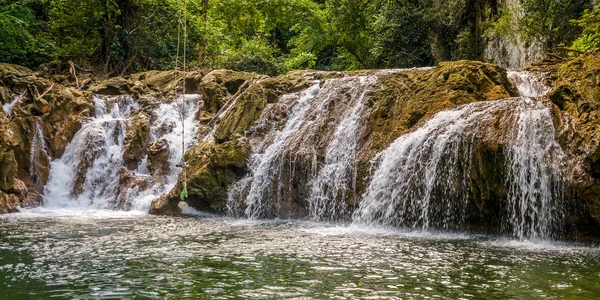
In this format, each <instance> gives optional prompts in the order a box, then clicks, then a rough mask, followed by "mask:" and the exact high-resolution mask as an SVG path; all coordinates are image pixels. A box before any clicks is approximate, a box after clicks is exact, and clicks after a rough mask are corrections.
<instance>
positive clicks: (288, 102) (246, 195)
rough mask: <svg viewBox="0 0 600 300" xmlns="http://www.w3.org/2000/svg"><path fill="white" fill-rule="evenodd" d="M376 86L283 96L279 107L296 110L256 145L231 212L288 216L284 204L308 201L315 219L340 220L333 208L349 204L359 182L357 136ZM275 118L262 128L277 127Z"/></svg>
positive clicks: (368, 82)
mask: <svg viewBox="0 0 600 300" xmlns="http://www.w3.org/2000/svg"><path fill="white" fill-rule="evenodd" d="M375 81H376V77H371V76H350V77H343V78H338V79H329V80H325V81H324V82H315V83H314V84H313V85H312V86H310V87H309V88H308V89H306V90H305V91H303V92H301V93H294V94H288V95H284V96H282V98H281V99H280V101H279V103H280V104H278V105H281V106H282V110H283V111H288V110H289V111H290V112H289V116H287V121H286V123H285V125H283V126H282V128H281V129H280V130H276V131H274V132H272V134H271V135H270V136H268V137H266V138H264V139H263V142H262V143H259V145H256V146H255V149H254V154H253V155H252V156H251V158H250V163H249V169H250V175H249V176H248V177H246V178H244V179H242V180H240V181H238V182H237V183H236V184H234V185H233V186H232V187H231V188H230V190H229V201H228V202H229V203H228V206H229V208H230V212H231V213H232V214H234V215H235V214H238V213H237V211H239V210H240V207H245V209H244V211H243V213H242V214H243V215H245V216H247V217H249V218H264V217H269V216H272V215H275V216H282V215H285V214H286V213H285V212H284V211H283V210H285V209H286V208H284V207H282V205H284V204H282V203H283V201H282V199H285V200H286V201H288V202H290V201H289V200H290V199H293V202H296V203H298V202H301V203H304V202H308V203H309V205H308V206H310V208H309V210H310V211H311V216H312V217H313V218H315V219H323V218H325V216H328V218H329V217H331V216H335V215H336V214H337V213H338V212H339V210H340V209H343V207H339V206H337V204H333V203H334V202H337V201H334V199H333V198H336V199H338V200H339V198H342V200H343V198H344V197H345V193H347V191H346V189H347V185H350V186H351V185H352V184H353V181H354V180H355V175H354V173H355V172H354V171H353V169H354V153H355V151H356V140H357V136H356V134H357V131H358V129H359V125H360V118H361V115H362V111H363V107H364V101H365V98H366V96H365V95H366V94H367V93H368V91H369V90H370V88H371V87H372V85H373V84H374V83H375ZM288 107H292V108H291V109H288ZM270 115H271V112H269V111H268V110H267V113H266V116H263V118H262V119H261V120H259V121H258V122H257V125H256V127H261V128H262V127H276V126H270V125H268V124H267V125H266V123H269V122H270V121H269V116H270ZM332 120H335V121H334V122H335V123H333V122H332ZM332 125H333V126H332ZM254 130H257V131H259V130H258V129H256V128H255V129H254ZM323 133H324V134H323ZM331 136H333V137H332V138H331ZM323 143H326V145H327V150H326V151H325V153H324V156H325V158H324V166H323V167H321V168H320V172H319V173H318V174H317V172H316V171H317V169H319V168H318V164H319V163H318V160H319V159H318V156H319V155H320V154H321V152H323V151H322V150H320V149H319V148H320V146H319V145H322V144H323ZM306 160H309V162H307V161H306ZM300 162H302V164H300ZM300 165H303V166H305V167H304V168H302V169H301V168H300V167H299V166H300ZM307 165H308V166H310V167H309V168H308V169H307V168H306V166H307ZM299 173H302V174H301V175H298V174H299ZM295 176H300V177H301V179H300V180H298V179H297V178H296V179H295ZM299 181H300V182H299ZM290 187H292V188H293V189H294V191H290V190H289V189H290ZM338 203H339V202H338Z"/></svg>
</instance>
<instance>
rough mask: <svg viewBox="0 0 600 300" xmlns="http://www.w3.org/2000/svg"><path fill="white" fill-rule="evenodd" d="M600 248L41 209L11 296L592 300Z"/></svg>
mask: <svg viewBox="0 0 600 300" xmlns="http://www.w3.org/2000/svg"><path fill="white" fill-rule="evenodd" d="M597 250H598V248H595V247H592V246H586V245H581V244H567V243H531V242H515V241H511V240H502V239H498V238H494V237H486V236H481V235H469V234H463V233H444V232H427V231H408V230H400V229H394V228H383V227H382V228H370V227H361V226H356V225H339V224H323V223H314V222H303V221H292V220H274V221H247V220H233V219H229V218H222V217H215V216H210V217H196V216H188V217H178V218H177V217H156V216H148V215H139V214H137V215H136V214H129V213H115V212H103V211H96V212H86V213H83V212H78V213H72V212H68V211H43V210H29V211H26V212H24V213H20V214H15V215H8V216H2V217H0V290H2V291H3V292H4V293H5V294H6V295H7V297H8V298H11V299H12V298H27V297H29V298H31V297H33V298H48V297H60V298H157V299H162V298H165V297H175V298H215V299H223V298H231V297H234V298H338V299H356V298H364V299H370V298H373V299H391V298H425V297H440V298H466V299H482V298H540V297H549V298H556V299H558V298H565V297H568V298H570V299H572V298H582V299H585V298H589V299H592V298H593V297H594V295H597V294H598V293H600V287H599V286H598V285H597V280H598V274H599V273H600V263H599V261H600V260H599V258H600V252H599V251H597Z"/></svg>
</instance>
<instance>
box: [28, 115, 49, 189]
mask: <svg viewBox="0 0 600 300" xmlns="http://www.w3.org/2000/svg"><path fill="white" fill-rule="evenodd" d="M34 130H35V132H34V133H33V136H32V138H31V149H30V151H29V177H30V178H31V182H32V184H33V185H34V186H35V187H36V188H39V189H40V190H41V189H42V188H43V185H44V181H43V179H42V178H41V177H42V176H43V175H42V174H43V173H45V172H47V171H48V170H47V169H46V170H43V169H44V168H45V167H44V166H47V165H48V163H49V162H50V156H49V155H48V146H47V145H46V140H45V139H44V129H43V127H42V120H41V118H40V117H35V118H34ZM46 175H47V173H46Z"/></svg>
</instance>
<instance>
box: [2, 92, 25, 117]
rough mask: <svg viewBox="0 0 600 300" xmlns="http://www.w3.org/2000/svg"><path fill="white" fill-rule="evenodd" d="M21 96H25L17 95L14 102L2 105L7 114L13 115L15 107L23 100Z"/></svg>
mask: <svg viewBox="0 0 600 300" xmlns="http://www.w3.org/2000/svg"><path fill="white" fill-rule="evenodd" d="M21 98H23V96H16V97H15V98H14V99H13V101H12V102H9V103H5V104H4V105H2V109H3V110H4V112H5V113H6V116H8V117H10V116H11V115H12V111H13V108H14V107H15V105H16V104H17V103H18V102H19V101H21Z"/></svg>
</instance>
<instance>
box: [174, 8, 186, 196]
mask: <svg viewBox="0 0 600 300" xmlns="http://www.w3.org/2000/svg"><path fill="white" fill-rule="evenodd" d="M180 3H181V2H180ZM179 8H180V9H179V12H180V11H181V5H180V6H179ZM180 26H181V13H179V18H178V26H177V27H178V29H177V32H178V33H177V57H176V60H175V69H177V61H178V60H179V32H180ZM186 48H187V0H183V83H182V88H183V90H182V93H181V102H180V103H179V116H180V118H181V168H182V172H183V189H182V191H181V193H180V194H179V198H180V199H181V200H183V201H185V200H186V199H187V196H188V193H187V165H186V163H185V79H186Z"/></svg>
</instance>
